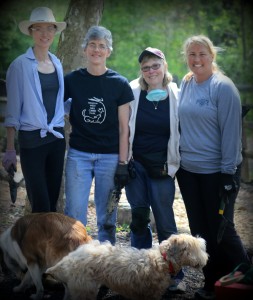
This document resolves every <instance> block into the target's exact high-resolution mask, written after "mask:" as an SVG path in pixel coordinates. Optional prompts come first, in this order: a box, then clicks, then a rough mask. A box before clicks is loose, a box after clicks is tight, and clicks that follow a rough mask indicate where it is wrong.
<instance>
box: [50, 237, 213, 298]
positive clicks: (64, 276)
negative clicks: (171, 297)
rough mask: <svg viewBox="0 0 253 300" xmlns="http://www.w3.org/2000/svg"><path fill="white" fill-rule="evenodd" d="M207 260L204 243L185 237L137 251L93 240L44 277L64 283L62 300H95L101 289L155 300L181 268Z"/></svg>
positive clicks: (66, 257)
mask: <svg viewBox="0 0 253 300" xmlns="http://www.w3.org/2000/svg"><path fill="white" fill-rule="evenodd" d="M207 259H208V255H207V253H206V244H205V240H204V239H202V238H200V237H193V236H191V235H188V234H178V235H172V236H171V237H170V238H169V239H167V240H165V241H163V242H162V243H161V244H160V245H159V246H156V247H154V248H152V249H141V250H138V249H136V248H132V247H122V246H112V245H111V244H110V243H99V242H98V241H93V242H91V243H89V244H87V245H82V246H80V247H78V248H77V249H76V250H75V251H73V252H71V253H69V254H68V255H67V256H65V257H64V258H63V259H62V260H61V261H60V262H58V263H57V264H56V265H55V266H53V267H51V268H49V269H48V270H47V271H46V272H45V276H48V275H50V276H52V277H53V278H54V279H56V280H58V281H60V282H62V283H63V284H64V286H65V296H64V300H67V299H71V300H95V299H96V296H97V294H98V291H99V288H100V287H101V286H107V287H108V288H109V289H111V290H112V291H114V292H116V293H118V294H120V295H122V296H123V297H126V298H129V299H131V300H158V299H160V298H161V297H162V295H163V294H164V293H165V291H166V289H167V288H168V286H169V285H170V282H171V275H175V274H177V272H178V271H179V270H180V269H181V268H182V267H183V266H191V267H194V268H198V269H199V268H203V267H204V266H205V265H206V263H207Z"/></svg>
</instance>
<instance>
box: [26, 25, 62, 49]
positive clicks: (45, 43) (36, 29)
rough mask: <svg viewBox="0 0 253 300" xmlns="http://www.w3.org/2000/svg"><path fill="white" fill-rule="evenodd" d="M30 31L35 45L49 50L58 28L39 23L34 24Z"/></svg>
mask: <svg viewBox="0 0 253 300" xmlns="http://www.w3.org/2000/svg"><path fill="white" fill-rule="evenodd" d="M29 31H30V34H31V36H32V37H33V40H34V44H35V45H37V46H39V47H42V48H49V47H50V46H51V44H52V43H53V40H54V36H55V32H56V26H55V25H54V24H52V23H43V24H41V23H38V24H33V25H32V26H31V27H30V29H29Z"/></svg>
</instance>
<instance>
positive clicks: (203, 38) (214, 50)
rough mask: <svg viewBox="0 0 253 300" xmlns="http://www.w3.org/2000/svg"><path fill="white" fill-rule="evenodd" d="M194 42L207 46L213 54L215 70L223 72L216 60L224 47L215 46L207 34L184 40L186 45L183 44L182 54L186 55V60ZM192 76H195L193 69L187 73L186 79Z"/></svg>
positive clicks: (213, 68)
mask: <svg viewBox="0 0 253 300" xmlns="http://www.w3.org/2000/svg"><path fill="white" fill-rule="evenodd" d="M192 44H199V45H203V46H204V47H206V49H207V50H208V52H209V53H210V54H211V55H212V56H213V62H212V70H213V72H221V73H223V71H222V70H221V69H220V67H219V66H218V64H217V62H216V58H217V53H218V52H221V51H224V50H223V49H222V48H220V47H216V46H214V44H213V42H212V41H211V40H210V39H209V38H208V37H207V36H205V35H194V36H191V37H189V38H188V39H187V40H186V41H185V42H184V45H183V51H182V54H183V55H184V58H185V61H187V55H188V50H189V47H190V46H191V45H192ZM192 76H193V73H192V71H190V72H188V73H187V74H186V75H185V77H184V79H186V80H187V81H188V80H190V79H191V77H192Z"/></svg>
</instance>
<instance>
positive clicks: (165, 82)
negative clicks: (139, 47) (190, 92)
mask: <svg viewBox="0 0 253 300" xmlns="http://www.w3.org/2000/svg"><path fill="white" fill-rule="evenodd" d="M150 58H156V59H157V58H158V56H157V55H154V54H146V55H145V56H144V57H143V59H142V61H141V64H140V65H142V64H143V63H144V62H147V61H148V60H149V59H150ZM158 59H159V61H160V62H161V64H162V66H163V67H164V71H165V72H164V77H163V87H166V86H167V85H168V84H169V83H170V82H171V81H172V79H173V77H172V75H171V74H170V72H169V71H168V64H167V61H166V60H165V59H162V58H161V59H160V58H158ZM139 84H140V87H141V89H142V90H145V91H147V90H148V84H147V82H146V80H145V79H144V78H143V75H142V72H140V77H139Z"/></svg>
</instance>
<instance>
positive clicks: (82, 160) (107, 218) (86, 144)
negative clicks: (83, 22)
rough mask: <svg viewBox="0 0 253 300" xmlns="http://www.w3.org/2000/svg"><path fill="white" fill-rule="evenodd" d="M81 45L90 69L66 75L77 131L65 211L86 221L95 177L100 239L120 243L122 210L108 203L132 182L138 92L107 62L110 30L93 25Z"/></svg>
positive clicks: (73, 126) (70, 157)
mask: <svg viewBox="0 0 253 300" xmlns="http://www.w3.org/2000/svg"><path fill="white" fill-rule="evenodd" d="M82 46H83V49H84V55H85V58H86V62H87V67H86V68H81V69H79V70H75V71H73V72H71V73H69V74H67V75H66V76H65V101H66V106H69V107H70V111H69V120H70V124H71V129H72V132H71V133H70V140H69V150H68V155H67V161H66V208H65V213H66V215H68V216H71V217H74V218H76V219H78V220H80V221H81V222H82V223H83V224H84V225H86V224H87V209H88V202H89V196H90V190H91V185H92V181H93V180H94V186H95V188H94V201H95V205H96V213H97V226H98V239H99V240H100V241H106V240H108V241H110V242H111V243H112V244H115V241H116V217H117V209H114V210H113V211H110V209H108V207H109V206H110V204H111V202H110V200H113V199H112V191H113V190H114V188H115V184H116V186H117V187H118V188H119V189H121V188H123V187H124V185H125V184H126V183H127V182H128V162H127V157H128V136H129V129H128V120H129V102H130V101H132V100H134V96H133V93H132V90H131V87H130V85H129V83H128V80H127V79H126V78H125V77H123V76H121V75H120V74H118V73H117V72H115V71H113V70H111V69H109V68H107V66H106V61H107V58H109V57H110V55H111V52H112V50H113V48H112V35H111V32H110V31H109V30H108V29H106V28H104V27H102V26H92V27H91V28H90V29H89V30H88V32H87V34H86V36H85V38H84V41H83V45H82ZM114 177H115V182H114Z"/></svg>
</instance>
